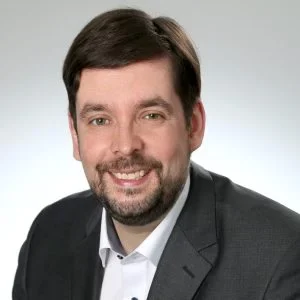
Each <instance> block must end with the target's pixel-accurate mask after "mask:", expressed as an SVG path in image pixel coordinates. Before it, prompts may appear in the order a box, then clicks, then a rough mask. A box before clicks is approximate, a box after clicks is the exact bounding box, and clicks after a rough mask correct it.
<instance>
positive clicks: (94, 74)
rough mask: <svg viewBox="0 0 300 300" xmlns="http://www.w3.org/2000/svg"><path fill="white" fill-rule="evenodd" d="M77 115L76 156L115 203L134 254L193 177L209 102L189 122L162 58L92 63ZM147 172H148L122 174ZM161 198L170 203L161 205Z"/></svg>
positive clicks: (115, 218) (93, 182)
mask: <svg viewBox="0 0 300 300" xmlns="http://www.w3.org/2000/svg"><path fill="white" fill-rule="evenodd" d="M76 114H77V131H76V130H75V128H74V122H73V120H72V118H71V117H70V116H69V126H70V131H71V135H72V142H73V153H74V157H75V159H77V160H79V161H81V162H82V165H83V168H84V171H85V174H86V177H87V180H88V182H89V184H90V186H91V187H92V189H93V190H94V192H95V193H96V194H97V195H98V196H99V198H102V196H105V198H106V199H105V201H104V202H106V204H107V203H109V205H111V206H112V207H113V210H114V211H113V212H111V211H110V210H109V209H108V211H109V213H110V214H111V216H112V218H113V222H114V225H115V227H116V231H117V233H118V236H119V238H120V241H121V243H122V245H123V247H124V250H125V252H127V253H129V252H131V251H132V250H134V249H135V248H136V247H137V246H138V245H139V244H140V243H141V242H142V241H143V240H144V239H145V238H146V237H147V236H148V235H149V234H150V233H151V231H152V230H154V228H155V227H156V226H157V225H158V224H159V222H160V221H161V219H162V218H163V217H164V215H165V214H166V213H167V211H168V209H170V207H172V205H173V204H174V202H175V201H176V197H177V195H178V193H179V192H180V190H181V189H182V187H183V184H184V183H185V180H186V177H187V174H188V165H189V158H190V154H191V153H192V151H194V150H195V149H197V148H198V147H199V146H200V145H201V143H202V139H203V135H204V128H205V113H204V108H203V104H202V102H201V101H198V102H197V103H196V105H195V106H194V108H193V114H192V118H191V120H190V126H189V128H188V127H187V126H186V125H187V124H186V120H185V118H184V113H183V108H182V105H181V102H180V99H179V97H178V95H177V94H176V92H175V89H174V86H173V81H172V67H171V63H170V61H169V59H168V58H159V59H152V60H148V61H143V62H138V63H134V64H131V65H129V66H126V67H122V68H116V69H84V70H83V71H82V74H81V80H80V87H79V90H78V93H77V100H76ZM140 171H142V172H144V173H145V174H144V176H142V177H141V178H137V179H132V178H121V179H120V178H117V176H119V177H120V174H123V173H126V174H128V173H136V172H140ZM118 174H119V175H118ZM142 175H143V174H142ZM170 190H173V191H170ZM155 203H156V204H155ZM157 203H160V204H161V203H163V204H161V206H162V207H160V208H159V209H158V208H157V210H156V211H155V209H154V208H153V206H155V205H157ZM106 204H105V203H104V205H105V206H106ZM106 207H107V206H106Z"/></svg>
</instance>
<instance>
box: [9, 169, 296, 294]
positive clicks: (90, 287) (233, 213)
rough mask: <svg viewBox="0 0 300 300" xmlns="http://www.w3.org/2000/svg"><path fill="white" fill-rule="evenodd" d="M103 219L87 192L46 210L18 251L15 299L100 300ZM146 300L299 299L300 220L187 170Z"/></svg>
mask: <svg viewBox="0 0 300 300" xmlns="http://www.w3.org/2000/svg"><path fill="white" fill-rule="evenodd" d="M101 212H102V207H101V206H100V204H99V203H98V202H97V200H96V199H95V198H94V196H93V195H92V193H91V192H90V191H86V192H82V193H79V194H76V195H72V196H69V197H67V198H65V199H63V200H61V201H58V202H56V203H54V204H52V205H50V206H48V207H46V208H45V209H44V210H43V211H42V212H41V213H40V214H39V216H38V217H37V218H36V220H35V221H34V223H33V225H32V227H31V229H30V232H29V234H28V237H27V240H26V241H25V243H24V244H23V246H22V249H21V252H20V257H19V265H18V269H17V273H16V277H15V282H14V287H13V299H14V300H25V299H26V300H99V295H100V290H101V283H102V278H103V268H102V265H101V263H100V259H99V237H100V225H101ZM148 299H149V300H173V299H174V300H190V299H207V300H209V299H213V300H218V299H220V300H234V299H249V300H256V299H268V300H294V299H300V216H299V215H298V214H296V213H294V212H292V211H291V210H289V209H287V208H285V207H283V206H281V205H279V204H277V203H275V202H273V201H271V200H269V199H267V198H265V197H263V196H261V195H259V194H257V193H254V192H252V191H250V190H247V189H245V188H243V187H241V186H238V185H236V184H234V183H232V182H231V181H230V180H229V179H227V178H224V177H222V176H219V175H216V174H213V173H210V172H208V171H206V170H204V169H202V168H201V167H199V166H197V165H195V164H192V166H191V187H190V192H189V196H188V200H187V202H186V205H185V207H184V208H183V211H182V212H181V214H180V216H179V218H178V221H177V223H176V225H175V227H174V229H173V231H172V234H171V236H170V238H169V240H168V243H167V245H166V248H165V250H164V252H163V254H162V257H161V259H160V262H159V265H158V268H157V272H156V273H155V276H154V279H153V283H152V285H151V288H150V292H149V296H148ZM107 300H110V299H107Z"/></svg>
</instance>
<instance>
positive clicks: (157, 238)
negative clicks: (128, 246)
mask: <svg viewBox="0 0 300 300" xmlns="http://www.w3.org/2000/svg"><path fill="white" fill-rule="evenodd" d="M189 188H190V175H188V177H187V180H186V182H185V185H184V187H183V189H182V191H181V193H180V195H179V197H178V199H177V201H176V202H175V203H174V205H173V207H172V208H171V209H170V211H169V212H168V213H167V215H166V216H165V218H164V219H163V220H162V221H161V222H160V223H159V225H158V226H157V227H156V228H155V229H154V230H153V231H152V232H151V234H150V235H149V236H148V237H147V238H146V239H145V240H144V241H143V242H142V243H141V244H140V245H139V246H138V247H137V248H136V249H135V250H134V251H133V252H132V253H131V254H129V255H128V256H131V255H132V254H133V253H139V254H141V255H143V256H144V257H146V258H147V259H149V260H150V261H151V262H152V263H153V264H154V265H155V266H157V265H158V262H159V259H160V257H161V255H162V252H163V250H164V248H165V245H166V243H167V241H168V239H169V237H170V235H171V232H172V230H173V227H174V225H175V223H176V220H177V218H178V216H179V214H180V212H181V210H182V208H183V206H184V204H185V202H186V199H187V196H188V192H189ZM110 250H113V251H115V252H117V253H122V252H123V251H122V245H121V243H120V241H119V239H118V236H117V233H116V231H115V228H114V226H113V224H112V221H111V220H110V218H109V217H108V216H107V213H106V210H105V208H103V210H102V220H101V232H100V249H99V255H100V258H101V261H102V265H103V267H105V266H106V263H107V259H108V253H109V251H110Z"/></svg>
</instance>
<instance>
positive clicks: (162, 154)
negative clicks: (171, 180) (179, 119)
mask: <svg viewBox="0 0 300 300" xmlns="http://www.w3.org/2000/svg"><path fill="white" fill-rule="evenodd" d="M152 150H153V156H154V157H156V158H157V159H158V160H160V161H161V162H162V164H163V165H164V166H165V169H166V171H167V170H169V171H172V170H178V168H182V167H184V165H185V164H186V163H187V162H186V161H187V159H188V158H189V153H190V151H189V141H188V135H187V132H186V131H178V130H177V131H173V130H172V131H169V132H168V133H167V134H165V135H164V136H160V137H159V139H158V140H157V141H156V142H155V143H154V145H152ZM167 172H168V171H167Z"/></svg>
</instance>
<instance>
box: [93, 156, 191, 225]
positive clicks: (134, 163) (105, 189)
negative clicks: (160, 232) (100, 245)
mask: <svg viewBox="0 0 300 300" xmlns="http://www.w3.org/2000/svg"><path fill="white" fill-rule="evenodd" d="M187 166H188V163H187ZM134 167H135V168H139V169H141V170H146V172H147V171H149V170H151V171H154V172H155V174H156V177H157V179H158V180H157V182H158V183H157V184H156V186H155V187H154V188H153V189H152V190H151V191H149V192H148V193H147V194H146V195H145V196H144V197H142V199H139V201H137V200H136V198H137V197H138V196H139V195H140V193H141V192H142V191H141V189H139V188H127V187H126V188H118V190H119V191H121V192H122V193H123V194H124V196H125V197H126V198H127V199H130V200H131V201H130V200H127V201H122V200H118V199H117V198H116V197H113V196H110V195H111V194H113V193H112V191H111V189H110V188H109V186H108V185H107V184H106V182H105V180H104V175H105V174H106V173H107V172H109V171H110V170H114V171H116V170H126V169H130V168H134ZM162 169H163V167H162V163H161V162H160V161H158V160H156V159H153V158H151V157H144V156H142V155H141V154H139V153H134V154H133V155H132V156H131V157H126V158H123V157H120V158H118V159H116V160H114V161H111V162H107V163H102V164H98V165H97V166H96V178H95V179H94V180H93V181H90V182H89V184H90V187H91V190H92V191H93V193H94V194H95V195H96V197H97V198H98V200H99V201H100V202H101V203H102V205H103V206H104V207H105V209H106V211H107V213H108V214H109V215H110V216H111V217H112V218H113V219H114V220H116V221H118V222H119V223H121V224H124V225H131V226H143V225H146V224H149V223H152V222H154V221H156V220H158V219H159V218H161V217H162V216H163V215H164V214H166V213H167V212H168V211H169V210H170V209H171V207H172V206H173V205H174V203H175V202H176V200H177V197H178V195H179V193H180V192H181V190H182V188H183V186H184V184H185V181H186V176H187V168H186V170H185V171H183V170H178V174H173V176H172V175H171V174H169V175H166V176H163V174H162ZM174 175H176V176H174Z"/></svg>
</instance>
